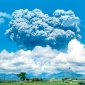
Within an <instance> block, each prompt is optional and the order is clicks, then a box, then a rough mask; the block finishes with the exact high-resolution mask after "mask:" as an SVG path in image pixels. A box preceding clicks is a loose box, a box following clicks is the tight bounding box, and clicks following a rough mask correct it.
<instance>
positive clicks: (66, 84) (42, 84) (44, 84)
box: [0, 82, 78, 85]
mask: <svg viewBox="0 0 85 85" xmlns="http://www.w3.org/2000/svg"><path fill="white" fill-rule="evenodd" d="M0 85H21V83H20V82H14V83H0ZM24 85H78V84H72V83H71V84H68V83H53V82H52V83H47V82H32V83H24Z"/></svg>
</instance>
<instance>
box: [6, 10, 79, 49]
mask: <svg viewBox="0 0 85 85" xmlns="http://www.w3.org/2000/svg"><path fill="white" fill-rule="evenodd" d="M79 23H80V20H79V18H78V17H76V16H75V14H74V12H72V11H71V10H69V11H64V10H56V11H55V12H54V13H53V15H52V17H51V16H49V15H48V14H44V13H43V12H42V11H41V10H39V9H34V10H32V11H29V10H28V9H25V10H23V9H20V10H15V11H14V12H13V14H12V19H11V21H10V23H9V29H8V30H6V32H5V34H6V35H7V36H8V37H9V38H10V39H11V40H13V41H14V42H16V43H17V45H18V47H19V48H22V49H33V48H34V47H35V46H43V47H45V46H46V45H49V46H50V47H51V48H56V49H61V48H64V47H66V46H67V45H68V43H69V41H70V40H72V39H74V38H76V39H79V38H80V37H81V36H80V34H79V31H80V29H79V27H78V25H79Z"/></svg>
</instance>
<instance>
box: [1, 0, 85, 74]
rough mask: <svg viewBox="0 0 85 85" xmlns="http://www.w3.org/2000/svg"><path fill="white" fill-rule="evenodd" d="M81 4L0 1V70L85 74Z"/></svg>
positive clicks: (62, 0) (69, 1)
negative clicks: (63, 71) (66, 71)
mask: <svg viewBox="0 0 85 85" xmlns="http://www.w3.org/2000/svg"><path fill="white" fill-rule="evenodd" d="M84 3H85V1H84V0H12V1H11V0H0V30H1V31H0V73H6V72H7V73H17V72H19V71H25V72H32V73H33V74H37V75H38V74H42V73H43V72H46V73H48V74H53V73H59V72H60V71H61V70H65V69H68V68H69V67H70V68H71V69H72V70H73V71H74V72H76V73H81V74H85V71H84V69H85V66H84V65H85V36H84V32H85V5H84ZM49 53H50V54H49ZM22 68H23V69H22ZM76 68H77V69H76Z"/></svg>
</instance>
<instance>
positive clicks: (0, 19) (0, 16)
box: [0, 12, 12, 24]
mask: <svg viewBox="0 0 85 85" xmlns="http://www.w3.org/2000/svg"><path fill="white" fill-rule="evenodd" d="M5 18H8V19H11V18H12V17H11V15H10V14H7V13H5V12H0V24H2V23H4V22H5Z"/></svg>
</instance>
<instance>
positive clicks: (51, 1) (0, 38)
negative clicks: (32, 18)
mask: <svg viewBox="0 0 85 85" xmlns="http://www.w3.org/2000/svg"><path fill="white" fill-rule="evenodd" d="M26 8H27V9H29V10H33V9H35V8H38V9H40V10H42V11H43V12H44V13H46V14H49V15H50V16H52V13H53V12H54V11H55V10H56V9H63V10H65V11H67V10H72V11H73V12H74V13H75V15H76V16H78V17H79V18H80V20H81V24H80V27H81V35H82V37H83V38H82V39H81V42H82V43H85V40H84V31H85V29H84V24H85V16H84V13H85V5H84V1H83V0H75V1H74V0H69V1H68V0H46V1H44V0H41V1H40V0H25V1H24V0H12V1H11V0H5V1H4V0H1V1H0V11H1V12H6V13H8V14H12V12H14V11H15V10H18V9H26ZM8 22H9V21H8V20H7V21H5V23H3V24H2V25H0V28H1V31H0V51H2V50H3V49H7V50H8V51H9V52H10V51H16V49H18V48H17V46H16V45H15V43H14V42H10V41H9V40H8V39H7V37H5V36H4V32H5V30H6V29H8ZM3 44H4V45H3ZM10 44H11V47H10V48H9V46H10Z"/></svg>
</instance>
